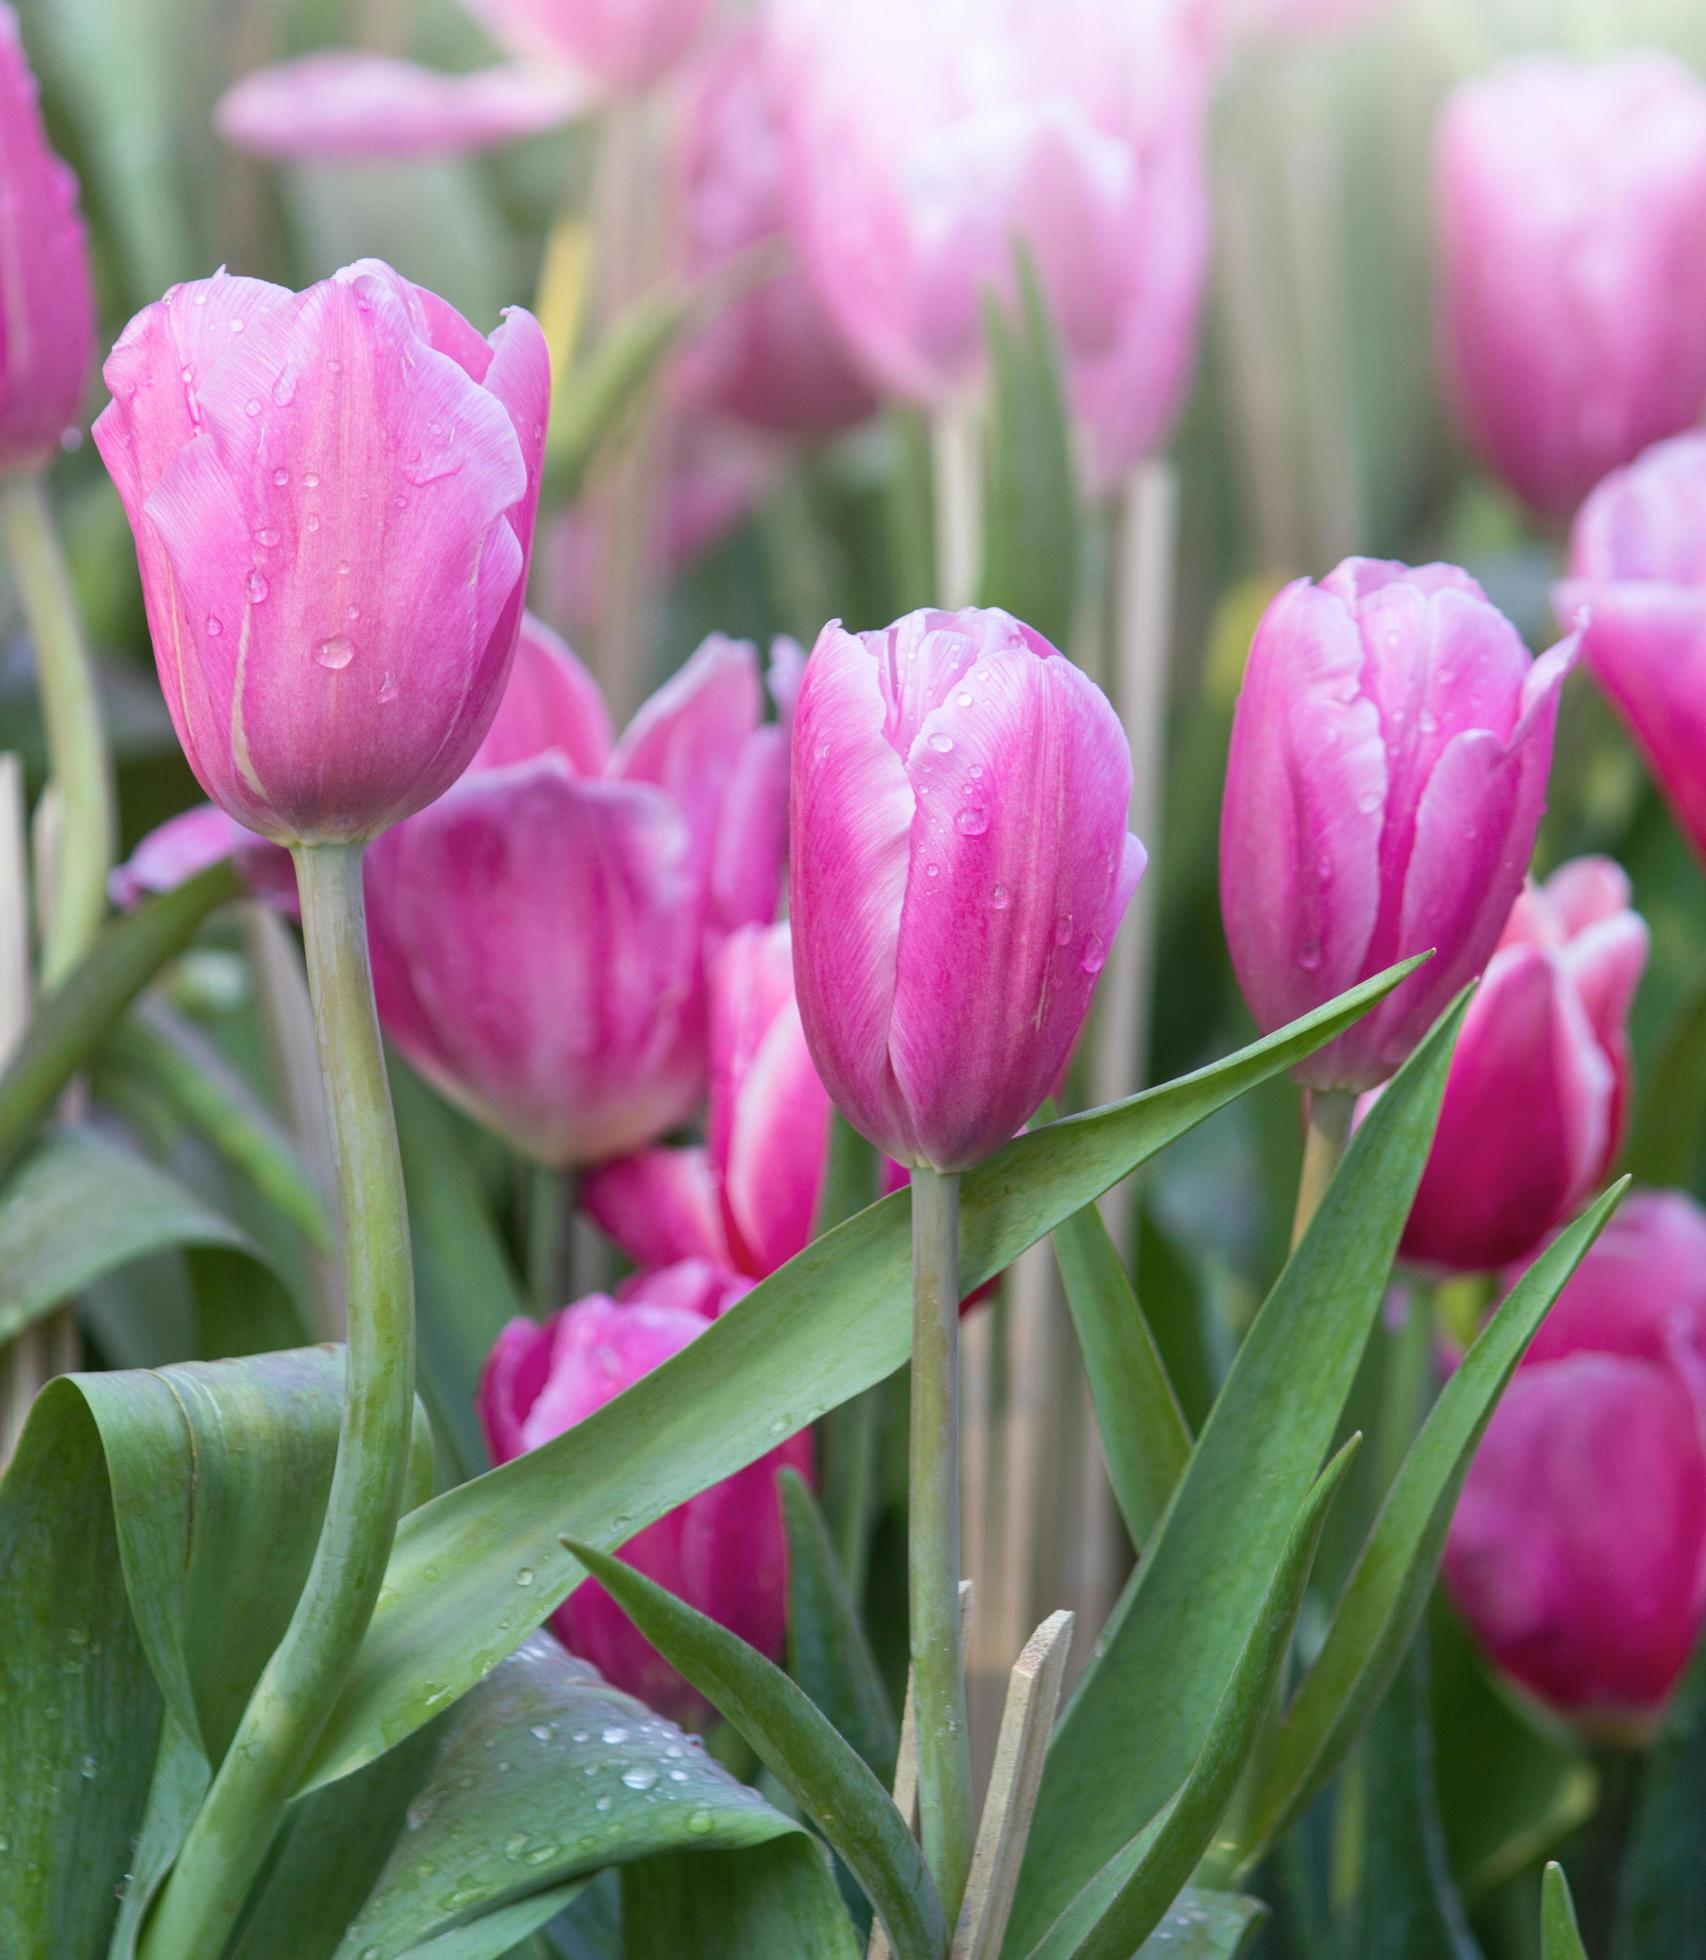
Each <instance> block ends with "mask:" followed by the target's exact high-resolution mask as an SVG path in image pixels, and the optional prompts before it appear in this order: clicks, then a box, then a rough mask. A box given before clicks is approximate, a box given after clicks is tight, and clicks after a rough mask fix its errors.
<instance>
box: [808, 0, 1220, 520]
mask: <svg viewBox="0 0 1706 1960" xmlns="http://www.w3.org/2000/svg"><path fill="white" fill-rule="evenodd" d="M778 14H779V17H780V23H781V24H780V29H779V34H780V40H779V46H780V49H781V54H780V60H781V62H782V74H783V79H784V92H785V101H786V119H787V128H788V144H789V188H790V193H791V195H792V198H793V201H794V202H793V210H794V230H795V235H796V237H797V238H798V240H799V244H800V248H801V250H802V252H803V254H804V256H805V260H806V264H807V267H808V269H809V271H810V272H811V275H812V277H813V279H814V281H815V283H816V285H817V289H818V293H819V295H820V297H821V298H822V300H823V303H824V305H825V306H826V307H827V308H828V309H829V311H830V313H831V315H832V316H833V317H834V318H835V320H836V321H837V323H838V324H839V326H840V328H841V331H842V332H843V334H844V335H845V336H846V338H847V342H848V345H849V346H850V347H851V348H852V349H853V351H854V353H855V354H856V355H857V357H858V359H859V361H860V363H861V364H862V366H863V368H864V370H865V372H866V373H867V374H868V375H869V377H870V378H871V380H872V381H873V382H874V383H875V384H876V385H877V386H878V387H880V388H882V389H883V390H885V391H887V392H889V393H892V394H899V395H901V396H904V397H907V398H909V399H911V400H914V401H916V402H919V403H921V404H923V405H925V406H927V407H932V408H934V407H940V406H943V405H946V404H948V403H951V402H953V401H955V400H956V399H959V398H962V397H964V396H965V395H967V394H968V393H972V392H975V390H976V389H977V388H978V387H979V386H980V385H981V382H982V378H983V372H984V355H985V337H986V336H985V314H984V310H985V305H986V302H987V299H988V297H989V295H990V294H991V293H995V294H998V295H1005V296H1007V297H1008V298H1009V299H1010V298H1011V296H1012V292H1013V280H1014V247H1015V244H1016V243H1019V244H1022V245H1023V246H1024V247H1025V249H1026V251H1027V252H1028V253H1029V255H1030V257H1031V259H1032V261H1033V263H1034V265H1035V267H1036V270H1037V274H1038V277H1039V279H1040V281H1041V284H1042V287H1043V290H1044V293H1045V294H1046V296H1047V299H1048V302H1049V307H1050V311H1051V313H1052V316H1053V320H1054V324H1055V326H1056V328H1057V330H1058V333H1059V337H1060V344H1061V350H1062V354H1063V358H1064V362H1065V367H1066V375H1067V385H1068V390H1069V393H1070V396H1071V402H1072V407H1073V409H1074V412H1075V415H1076V417H1077V419H1078V421H1079V424H1080V427H1081V429H1082V432H1083V440H1084V446H1085V450H1086V463H1087V473H1088V476H1089V478H1090V480H1091V482H1092V484H1093V486H1094V487H1095V488H1096V489H1097V490H1098V491H1099V490H1102V489H1105V488H1107V487H1108V486H1109V485H1110V484H1112V483H1113V482H1115V481H1117V480H1118V479H1119V478H1120V477H1121V476H1122V475H1123V474H1124V473H1125V472H1126V471H1128V470H1130V469H1131V468H1132V467H1133V465H1134V464H1135V463H1137V462H1138V461H1140V460H1141V459H1142V458H1143V457H1144V456H1145V455H1147V454H1149V453H1150V452H1151V451H1152V450H1153V449H1154V448H1156V447H1157V446H1158V445H1159V444H1160V443H1161V442H1162V441H1163V440H1164V438H1165V436H1166V434H1167V432H1168V430H1169V428H1170V427H1171V424H1172V421H1173V418H1174V416H1175V415H1176V414H1177V412H1178V409H1179V406H1180V403H1181V401H1182V399H1183V396H1184V392H1185V389H1186V387H1187V385H1188V383H1189V380H1190V375H1191V370H1192V367H1193V365H1194V361H1195V353H1196V340H1197V328H1198V319H1199V314H1200V310H1201V301H1202V292H1203V283H1204V278H1205V275H1206V271H1207V263H1208V244H1209V202H1208V190H1207V179H1206V166H1205V152H1204V114H1205V108H1206V94H1207V72H1206V62H1205V60H1204V57H1203V53H1202V50H1201V48H1200V47H1199V45H1198V44H1197V40H1198V37H1197V36H1196V34H1195V32H1194V30H1193V29H1192V27H1191V24H1190V22H1189V18H1188V16H1187V14H1186V12H1185V10H1183V9H1172V8H1146V7H1130V8H1125V9H1117V8H1110V7H1107V6H1106V5H1103V4H1101V0H998V3H997V4H994V5H991V4H989V3H988V0H933V4H931V5H928V6H920V5H918V4H916V0H865V3H864V4H862V5H860V6H858V7H848V6H845V5H842V4H839V0H786V4H785V5H783V6H782V7H780V8H779V9H778Z"/></svg>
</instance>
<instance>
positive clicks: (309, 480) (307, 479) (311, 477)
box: [302, 470, 320, 490]
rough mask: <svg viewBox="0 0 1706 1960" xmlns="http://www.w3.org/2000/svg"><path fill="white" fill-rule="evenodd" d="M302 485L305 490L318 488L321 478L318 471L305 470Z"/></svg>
mask: <svg viewBox="0 0 1706 1960" xmlns="http://www.w3.org/2000/svg"><path fill="white" fill-rule="evenodd" d="M302 487H303V489H304V490H318V489H319V487H320V478H319V475H318V473H317V472H316V471H314V470H306V471H304V472H303V477H302Z"/></svg>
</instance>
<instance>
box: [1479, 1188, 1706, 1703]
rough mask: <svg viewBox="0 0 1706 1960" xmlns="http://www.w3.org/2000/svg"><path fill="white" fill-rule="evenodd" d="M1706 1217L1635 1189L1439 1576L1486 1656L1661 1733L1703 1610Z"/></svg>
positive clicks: (1678, 1198) (1490, 1455) (1538, 1363)
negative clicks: (1659, 1725)
mask: <svg viewBox="0 0 1706 1960" xmlns="http://www.w3.org/2000/svg"><path fill="white" fill-rule="evenodd" d="M1703 1419H1706V1213H1702V1211H1701V1210H1700V1208H1699V1206H1698V1205H1696V1204H1695V1203H1694V1202H1693V1200H1692V1199H1689V1198H1686V1197H1684V1196H1682V1194H1681V1193H1677V1192H1642V1193H1638V1194H1637V1195H1636V1196H1634V1197H1632V1198H1630V1199H1628V1200H1627V1201H1626V1203H1625V1204H1624V1205H1623V1207H1622V1209H1621V1211H1619V1213H1618V1214H1617V1216H1616V1217H1614V1218H1613V1219H1612V1221H1611V1223H1610V1224H1609V1225H1608V1226H1607V1227H1606V1229H1605V1231H1604V1233H1603V1234H1602V1235H1601V1237H1600V1239H1599V1241H1598V1242H1597V1244H1596V1245H1595V1246H1594V1247H1593V1249H1592V1250H1591V1251H1590V1252H1589V1253H1588V1255H1587V1257H1586V1258H1585V1259H1584V1260H1583V1262H1582V1264H1581V1266H1580V1268H1579V1269H1578V1270H1577V1273H1576V1275H1575V1277H1574V1278H1573V1279H1572V1280H1571V1281H1570V1282H1569V1284H1568V1285H1567V1286H1566V1287H1565V1288H1564V1290H1563V1292H1562V1293H1561V1294H1560V1296H1559V1298H1558V1301H1557V1304H1556V1305H1555V1306H1554V1307H1553V1309H1552V1311H1551V1313H1550V1315H1549V1316H1548V1317H1547V1319H1546V1321H1545V1323H1544V1324H1543V1325H1542V1327H1541V1330H1540V1333H1539V1335H1538V1336H1537V1337H1536V1339H1535V1341H1534V1344H1533V1346H1532V1347H1531V1348H1530V1349H1529V1351H1528V1353H1527V1355H1526V1356H1525V1357H1524V1359H1523V1362H1522V1364H1521V1366H1520V1367H1519V1368H1518V1370H1517V1372H1516V1375H1515V1377H1514V1379H1513V1380H1512V1382H1511V1385H1510V1387H1509V1388H1508V1389H1507V1390H1506V1391H1505V1395H1504V1399H1503V1400H1502V1402H1501V1403H1500V1404H1499V1407H1498V1409H1497V1410H1496V1411H1495V1413H1494V1416H1493V1420H1492V1422H1491V1424H1490V1425H1489V1427H1488V1430H1487V1434H1486V1437H1485V1439H1484V1440H1483V1442H1482V1444H1481V1447H1480V1450H1479V1452H1478V1454H1477V1456H1476V1458H1475V1462H1474V1464H1473V1466H1472V1467H1471V1469H1470V1473H1469V1477H1468V1481H1467V1482H1466V1484H1465V1486H1464V1490H1463V1495H1462V1497H1461V1499H1460V1500H1459V1503H1458V1507H1457V1515H1456V1517H1455V1518H1454V1520H1453V1522H1452V1527H1451V1536H1450V1539H1449V1541H1448V1543H1447V1546H1446V1554H1445V1568H1444V1569H1445V1578H1446V1582H1447V1584H1448V1586H1449V1587H1450V1589H1451V1592H1452V1594H1453V1595H1454V1597H1455V1598H1456V1601H1457V1604H1458V1606H1459V1608H1460V1609H1461V1610H1462V1612H1463V1614H1464V1616H1465V1617H1466V1618H1467V1620H1468V1622H1469V1624H1470V1626H1471V1627H1472V1628H1473V1629H1474V1631H1475V1633H1476V1635H1477V1636H1478V1637H1479V1639H1480V1640H1481V1641H1482V1643H1483V1644H1484V1645H1485V1646H1486V1647H1487V1649H1488V1651H1489V1652H1490V1653H1491V1655H1492V1657H1493V1659H1494V1660H1495V1661H1496V1662H1497V1663H1498V1664H1499V1666H1500V1667H1501V1668H1503V1669H1504V1670H1505V1671H1506V1672H1507V1673H1508V1674H1510V1675H1511V1676H1512V1677H1513V1678H1514V1679H1515V1680H1516V1681H1517V1682H1518V1683H1520V1684H1521V1685H1522V1686H1523V1687H1524V1688H1526V1689H1528V1690H1529V1691H1530V1692H1531V1693H1533V1694H1535V1695H1537V1696H1539V1697H1540V1698H1541V1700H1543V1701H1545V1702H1547V1703H1549V1704H1550V1705H1551V1706H1552V1707H1554V1708H1556V1709H1557V1710H1559V1711H1560V1712H1561V1713H1563V1714H1566V1715H1568V1716H1570V1717H1572V1718H1573V1719H1575V1720H1577V1721H1578V1722H1580V1723H1582V1724H1583V1725H1584V1726H1585V1727H1587V1728H1588V1729H1589V1730H1591V1731H1594V1732H1598V1733H1602V1734H1607V1735H1611V1736H1615V1737H1621V1738H1623V1739H1634V1738H1639V1737H1640V1736H1641V1735H1642V1734H1644V1733H1646V1732H1648V1731H1650V1729H1651V1727H1652V1725H1653V1722H1654V1721H1655V1719H1656V1717H1657V1715H1658V1714H1659V1712H1660V1710H1661V1709H1662V1707H1663V1704H1664V1702H1665V1699H1666V1697H1667V1696H1668V1694H1669V1692H1670V1690H1671V1688H1672V1686H1673V1685H1674V1684H1675V1681H1676V1678H1677V1676H1678V1675H1679V1673H1680V1672H1681V1670H1682V1668H1683V1665H1684V1663H1685V1662H1686V1660H1687V1658H1688V1654H1689V1651H1690V1649H1691V1648H1692V1646H1693V1643H1694V1640H1695V1638H1696V1637H1697V1635H1698V1634H1699V1631H1700V1628H1701V1625H1702V1622H1703V1620H1706V1445H1703V1441H1702V1438H1703V1434H1706V1432H1703V1429H1702V1423H1703Z"/></svg>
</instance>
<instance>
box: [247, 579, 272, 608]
mask: <svg viewBox="0 0 1706 1960" xmlns="http://www.w3.org/2000/svg"><path fill="white" fill-rule="evenodd" d="M269 589H270V588H269V587H268V585H267V581H266V574H265V573H264V572H251V573H250V574H249V600H250V603H251V604H253V605H257V606H258V605H259V604H260V603H261V601H262V600H263V599H264V598H265V597H266V596H267V593H268V591H269Z"/></svg>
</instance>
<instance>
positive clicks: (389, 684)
mask: <svg viewBox="0 0 1706 1960" xmlns="http://www.w3.org/2000/svg"><path fill="white" fill-rule="evenodd" d="M379 698H380V700H381V701H395V700H396V698H397V676H396V675H395V674H393V673H387V674H386V676H385V678H384V679H383V680H382V681H381V682H380V683H379ZM515 1583H516V1584H517V1585H518V1586H530V1585H532V1583H533V1574H532V1572H531V1571H530V1570H529V1569H528V1568H527V1567H526V1566H525V1565H524V1566H523V1567H522V1568H521V1570H520V1571H519V1572H518V1573H517V1574H516V1575H515Z"/></svg>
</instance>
